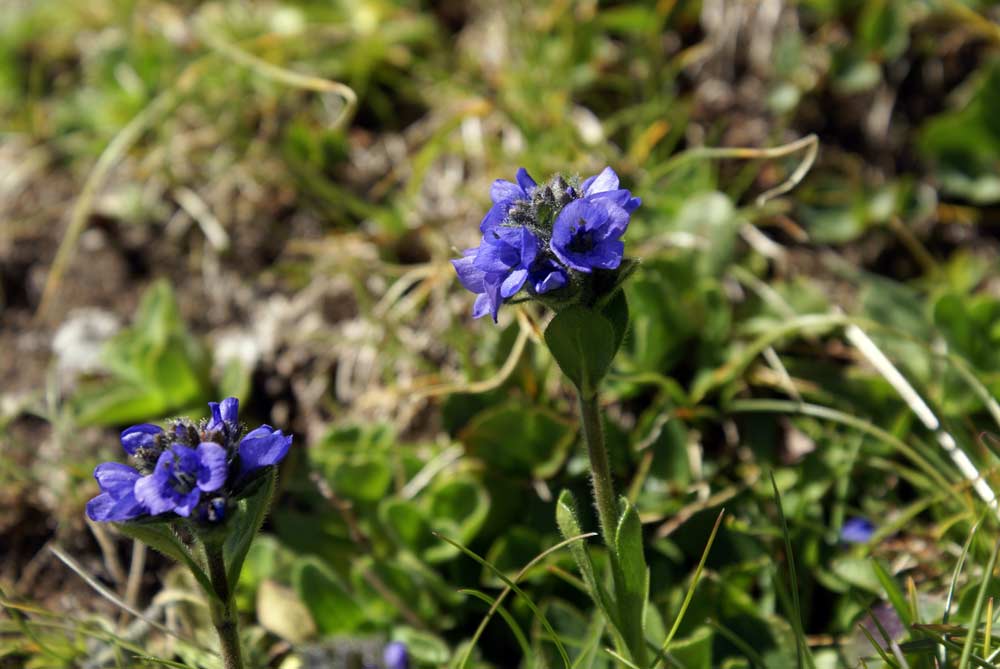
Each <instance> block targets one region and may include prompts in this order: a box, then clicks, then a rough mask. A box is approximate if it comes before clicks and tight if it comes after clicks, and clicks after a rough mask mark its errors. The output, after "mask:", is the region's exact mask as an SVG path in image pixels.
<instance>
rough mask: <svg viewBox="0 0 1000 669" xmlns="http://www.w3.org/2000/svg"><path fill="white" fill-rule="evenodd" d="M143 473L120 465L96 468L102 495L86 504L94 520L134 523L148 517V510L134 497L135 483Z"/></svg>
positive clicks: (101, 465)
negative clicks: (137, 519) (132, 521)
mask: <svg viewBox="0 0 1000 669" xmlns="http://www.w3.org/2000/svg"><path fill="white" fill-rule="evenodd" d="M139 477H140V474H139V472H137V471H136V470H135V469H133V468H132V467H129V466H128V465H123V464H120V463H117V462H104V463H101V464H99V465H97V467H96V468H95V469H94V478H95V479H97V485H99V486H100V487H101V494H100V495H98V496H97V497H95V498H94V499H92V500H90V501H89V502H87V515H88V516H90V519H91V520H98V521H116V522H121V521H125V520H132V519H133V518H138V517H139V516H143V515H146V513H147V511H146V507H144V506H143V505H142V503H140V502H139V500H137V499H136V497H135V482H136V481H138V480H139Z"/></svg>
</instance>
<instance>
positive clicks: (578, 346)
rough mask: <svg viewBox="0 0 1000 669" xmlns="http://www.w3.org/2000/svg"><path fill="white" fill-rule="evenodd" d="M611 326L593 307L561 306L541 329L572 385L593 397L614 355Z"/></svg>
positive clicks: (553, 354)
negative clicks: (563, 307) (549, 321)
mask: <svg viewBox="0 0 1000 669" xmlns="http://www.w3.org/2000/svg"><path fill="white" fill-rule="evenodd" d="M616 340H617V338H616V336H615V330H614V327H613V326H612V325H611V322H610V321H608V319H607V318H605V317H604V316H602V315H601V314H600V313H598V312H596V311H594V310H593V309H587V308H586V307H580V306H573V307H569V308H567V309H563V310H562V311H560V312H559V313H558V314H556V316H555V318H553V319H552V322H551V323H549V326H548V327H547V328H546V329H545V343H546V345H547V346H548V347H549V351H551V353H552V357H553V358H555V359H556V362H557V363H558V364H559V368H560V369H562V371H563V374H565V375H566V376H567V377H568V378H569V380H570V381H572V382H573V385H575V386H576V387H577V389H579V391H580V393H581V394H582V395H583V396H584V397H593V396H594V394H595V393H596V392H597V386H598V385H599V384H600V382H601V379H603V378H604V376H605V375H606V374H607V373H608V369H609V368H610V367H611V361H612V359H613V358H614V357H615V350H616V349H615V342H616Z"/></svg>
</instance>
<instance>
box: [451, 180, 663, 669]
mask: <svg viewBox="0 0 1000 669" xmlns="http://www.w3.org/2000/svg"><path fill="white" fill-rule="evenodd" d="M490 196H491V198H492V200H493V206H492V207H491V208H490V210H489V212H488V213H487V214H486V216H485V217H484V218H483V221H482V223H481V225H480V231H481V232H482V233H483V237H482V241H481V242H480V244H479V246H478V247H476V248H472V249H467V250H465V251H464V252H463V253H462V258H460V259H458V260H453V261H452V264H453V265H454V266H455V271H456V272H457V273H458V278H459V280H460V281H461V283H462V285H463V286H465V288H467V289H468V290H470V291H472V292H473V293H476V294H477V297H476V302H475V305H474V306H473V316H474V317H476V318H479V317H481V316H485V315H486V314H490V315H491V316H492V317H493V320H494V322H496V320H497V312H498V311H499V309H500V306H501V305H502V304H504V303H505V302H519V301H526V300H535V301H538V302H541V303H542V304H545V305H546V306H548V307H549V308H551V309H552V310H553V311H554V312H555V317H554V318H553V319H552V320H551V322H550V323H549V325H548V327H547V328H546V330H545V343H546V345H547V346H548V348H549V350H550V351H551V352H552V356H553V357H554V358H555V359H556V362H557V363H558V364H559V367H560V368H561V369H562V371H563V373H564V374H565V375H566V377H567V378H568V379H569V380H570V381H571V382H572V383H573V385H574V387H575V388H576V393H577V401H578V407H579V412H580V423H581V429H582V433H583V437H584V442H585V443H586V445H587V454H588V456H589V458H590V473H591V480H592V482H593V487H594V501H595V504H596V506H597V514H598V519H599V521H600V527H601V535H602V537H603V539H604V544H605V545H606V546H607V548H608V553H609V556H610V564H611V583H612V589H611V591H608V590H607V588H606V587H605V579H603V578H602V577H600V576H599V575H598V574H597V573H596V570H595V568H594V564H593V562H592V560H591V557H590V554H589V553H588V552H587V548H586V546H584V545H583V544H581V543H578V542H577V543H573V544H572V551H573V556H574V558H575V559H576V562H577V565H578V566H579V569H580V571H581V572H582V574H583V578H584V580H585V582H586V584H587V587H588V588H589V590H590V593H591V596H592V597H593V599H594V601H595V602H596V603H597V605H598V607H599V608H600V609H601V610H602V611H603V612H604V615H605V617H606V618H607V621H608V623H609V626H610V628H611V630H612V633H613V636H614V638H615V643H616V645H617V646H618V650H619V652H620V653H621V654H623V655H625V656H626V657H628V658H629V659H630V660H631V662H632V663H634V664H635V665H636V666H638V667H642V668H645V667H647V666H649V663H648V662H647V659H646V658H647V652H646V639H645V629H644V619H645V612H646V602H647V599H648V590H649V572H648V569H647V567H646V561H645V557H644V555H643V546H642V528H641V525H640V523H639V516H638V514H637V513H636V510H635V507H634V506H633V505H632V504H631V503H629V501H628V500H627V499H626V498H625V497H619V498H616V496H615V492H614V486H613V482H612V478H611V470H610V467H609V465H608V454H607V449H606V447H605V444H604V431H603V427H602V424H601V413H600V407H599V401H598V390H599V387H600V384H601V380H602V379H603V378H604V376H605V375H606V374H607V372H608V370H609V369H610V367H611V361H612V359H613V358H614V356H615V354H616V353H617V352H618V348H619V347H620V346H621V343H622V339H623V338H624V336H625V331H626V329H627V327H628V318H629V316H628V304H627V303H626V301H625V295H624V294H623V293H622V290H621V284H622V282H623V281H624V280H625V279H626V278H627V277H628V276H629V275H630V274H631V273H632V271H634V269H635V267H636V264H637V261H635V260H633V259H630V258H627V257H625V255H624V251H625V244H624V242H622V240H621V238H622V236H623V235H624V234H625V231H626V229H627V228H628V224H629V219H630V216H631V214H632V212H633V211H635V209H636V208H637V207H638V206H639V205H640V204H641V200H640V199H639V198H637V197H633V196H632V193H630V192H629V191H628V190H626V189H623V188H620V187H619V180H618V175H617V174H615V172H614V170H612V169H611V168H610V167H606V168H605V169H604V170H603V171H602V172H601V173H600V174H597V175H595V176H592V177H590V178H588V179H584V180H583V181H580V180H579V179H578V178H575V177H570V178H567V177H563V176H561V175H556V176H554V177H552V178H550V179H549V180H548V181H547V182H545V183H544V184H541V185H539V184H538V183H536V182H535V180H534V179H532V178H531V176H530V175H529V174H528V172H527V171H526V170H525V169H524V168H521V169H519V170H518V171H517V175H516V182H511V181H505V180H502V179H498V180H496V181H495V182H493V186H492V188H491V189H490ZM556 519H557V522H558V524H559V529H560V531H561V532H562V533H563V535H565V536H566V537H567V538H569V537H572V536H578V535H579V534H580V524H579V521H578V515H577V510H576V503H575V500H574V499H573V496H572V494H571V493H570V492H569V491H563V493H562V494H561V495H560V496H559V503H558V507H557V512H556Z"/></svg>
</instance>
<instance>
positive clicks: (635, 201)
mask: <svg viewBox="0 0 1000 669" xmlns="http://www.w3.org/2000/svg"><path fill="white" fill-rule="evenodd" d="M580 190H581V191H583V197H584V198H587V199H589V200H595V199H605V200H611V201H612V202H614V203H615V204H617V205H618V206H619V207H621V208H622V209H624V210H625V211H626V212H627V213H629V214H631V213H632V212H633V211H635V210H636V209H638V208H639V205H640V204H642V198H638V197H632V193H631V192H629V191H627V190H625V189H624V188H618V175H617V174H616V173H615V171H614V170H613V169H611V168H610V167H605V168H604V169H603V170H601V173H600V174H595V175H594V176H592V177H588V178H586V179H584V180H583V183H582V184H580Z"/></svg>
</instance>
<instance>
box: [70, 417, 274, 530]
mask: <svg viewBox="0 0 1000 669" xmlns="http://www.w3.org/2000/svg"><path fill="white" fill-rule="evenodd" d="M209 409H210V410H211V418H209V419H208V420H207V421H206V420H202V421H200V422H199V423H195V422H193V421H191V420H189V419H187V418H181V419H178V420H176V421H173V422H172V427H171V429H169V430H163V429H162V428H160V427H159V426H156V425H150V424H148V423H147V424H142V425H134V426H132V427H130V428H128V429H126V430H124V431H123V432H122V433H121V443H122V447H123V448H124V449H125V452H126V453H128V454H129V455H130V456H131V457H132V460H133V461H134V462H135V464H136V467H135V468H132V467H129V466H127V465H123V464H119V463H116V462H105V463H103V464H100V465H98V466H97V468H96V469H95V470H94V477H95V478H96V479H97V482H98V485H99V486H100V488H101V494H100V495H98V496H97V497H95V498H94V499H92V500H90V502H88V503H87V515H88V516H90V518H91V519H92V520H97V521H115V522H123V521H128V520H134V519H136V518H140V517H142V516H156V515H160V514H164V513H174V514H176V515H177V516H181V517H191V516H192V514H194V517H195V518H197V519H199V520H203V521H209V522H217V521H219V520H222V519H223V518H224V517H225V512H226V506H227V503H228V501H229V500H230V499H236V498H238V497H239V495H240V492H241V490H242V488H243V487H244V484H245V483H247V482H248V480H250V479H251V478H252V475H253V474H254V473H255V472H257V471H258V470H260V469H261V468H264V467H270V466H273V465H277V464H278V463H279V462H281V460H282V459H284V457H285V456H286V455H287V454H288V449H289V448H290V447H291V444H292V437H291V435H285V434H282V432H281V430H275V429H274V428H272V427H271V426H269V425H262V426H260V427H258V428H257V429H255V430H253V431H251V432H250V433H248V434H245V435H244V433H245V432H246V429H245V427H244V426H243V425H241V424H240V422H239V400H237V399H236V398H235V397H229V398H227V399H225V400H223V401H222V402H218V403H217V402H210V403H209Z"/></svg>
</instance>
